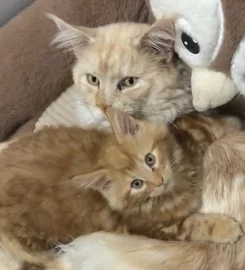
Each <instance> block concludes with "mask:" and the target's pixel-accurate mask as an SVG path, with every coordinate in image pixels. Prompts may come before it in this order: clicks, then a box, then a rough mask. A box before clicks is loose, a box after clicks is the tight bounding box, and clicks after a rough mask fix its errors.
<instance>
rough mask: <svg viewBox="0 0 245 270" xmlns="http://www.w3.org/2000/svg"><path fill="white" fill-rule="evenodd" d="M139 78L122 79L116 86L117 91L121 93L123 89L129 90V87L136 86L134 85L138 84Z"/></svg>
mask: <svg viewBox="0 0 245 270" xmlns="http://www.w3.org/2000/svg"><path fill="white" fill-rule="evenodd" d="M138 80H139V78H138V77H126V78H124V79H122V80H121V81H120V82H119V84H118V86H117V87H118V89H119V90H120V91H121V90H123V89H124V88H129V87H133V86H135V85H136V83H137V82H138Z"/></svg>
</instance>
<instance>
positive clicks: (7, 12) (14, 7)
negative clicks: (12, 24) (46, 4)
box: [0, 0, 35, 26]
mask: <svg viewBox="0 0 245 270" xmlns="http://www.w3.org/2000/svg"><path fill="white" fill-rule="evenodd" d="M34 1H35V0H0V26H2V25H4V24H5V23H7V22H8V21H9V20H10V19H11V18H12V17H14V16H15V15H16V14H18V13H19V12H20V11H21V10H22V9H24V8H25V7H27V6H28V5H30V4H31V3H33V2H34Z"/></svg>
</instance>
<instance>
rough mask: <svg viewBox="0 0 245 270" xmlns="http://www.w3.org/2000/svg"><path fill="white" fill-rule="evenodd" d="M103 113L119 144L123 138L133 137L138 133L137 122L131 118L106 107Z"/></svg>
mask: <svg viewBox="0 0 245 270" xmlns="http://www.w3.org/2000/svg"><path fill="white" fill-rule="evenodd" d="M105 113H106V116H107V118H108V120H109V122H110V124H111V126H112V129H113V131H114V134H115V136H116V138H117V141H118V142H119V143H121V142H122V140H123V138H124V137H125V136H132V137H135V136H136V135H137V134H138V133H139V128H140V127H139V121H137V120H136V119H134V118H133V117H132V116H130V115H128V114H126V113H123V112H121V111H119V110H117V109H114V108H112V107H108V108H107V109H106V110H105Z"/></svg>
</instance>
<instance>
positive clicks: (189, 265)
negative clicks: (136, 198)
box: [58, 131, 245, 270]
mask: <svg viewBox="0 0 245 270" xmlns="http://www.w3.org/2000/svg"><path fill="white" fill-rule="evenodd" d="M244 151H245V132H244V131H241V132H236V133H234V134H231V135H228V136H225V137H223V138H221V139H220V140H217V141H215V142H214V143H213V144H212V145H211V146H210V147H209V148H208V150H207V152H206V154H205V157H204V166H203V176H204V179H203V192H202V194H203V196H202V197H203V199H202V207H201V209H200V211H201V212H202V213H222V214H224V215H228V216H231V217H233V218H235V219H236V220H238V221H239V222H240V223H241V224H242V227H243V228H244V229H245V154H244ZM59 248H60V253H59V256H58V261H59V263H61V264H64V265H66V264H68V265H69V270H112V269H117V267H118V265H120V267H121V269H124V270H151V269H154V270H169V269H171V270H179V269H181V270H190V269H191V270H244V269H245V236H243V237H241V239H239V241H238V242H237V243H235V244H233V245H231V244H214V243H209V242H201V243H200V242H169V241H168V242H167V241H159V240H155V239H149V238H146V237H142V236H133V235H118V234H117V235H115V234H113V233H105V232H96V233H93V234H89V235H86V236H81V237H79V238H76V239H75V240H74V241H72V242H71V243H70V244H67V245H61V246H59ZM95 252H96V254H100V255H99V256H96V260H95V259H94V258H95V255H94V253H95Z"/></svg>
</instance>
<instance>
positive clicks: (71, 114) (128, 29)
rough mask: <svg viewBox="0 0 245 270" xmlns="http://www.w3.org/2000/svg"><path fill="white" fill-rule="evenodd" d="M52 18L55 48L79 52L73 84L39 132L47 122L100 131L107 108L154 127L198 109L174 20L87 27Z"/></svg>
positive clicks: (38, 127)
mask: <svg viewBox="0 0 245 270" xmlns="http://www.w3.org/2000/svg"><path fill="white" fill-rule="evenodd" d="M49 17H50V18H52V19H53V20H54V21H55V23H56V24H57V26H58V28H59V33H58V34H57V36H56V38H55V40H54V43H55V44H58V45H59V47H61V48H65V49H67V50H70V51H72V52H73V53H75V56H76V63H75V65H74V68H73V71H72V72H73V78H74V85H73V86H72V87H71V88H70V89H68V90H67V91H66V92H65V93H64V94H63V95H62V96H61V97H60V98H59V99H58V100H57V102H56V103H54V105H53V107H52V105H51V107H50V108H48V110H47V111H46V112H45V113H44V115H43V118H41V120H40V122H38V123H37V125H36V127H37V129H40V126H42V123H43V122H46V124H48V125H52V124H54V125H58V124H66V123H67V122H68V123H69V124H70V125H71V124H75V125H80V126H82V127H86V126H89V127H91V126H92V127H98V126H99V125H100V124H101V123H104V122H105V120H106V119H105V117H104V114H103V112H102V111H101V110H100V109H99V108H98V107H97V106H100V107H101V106H103V105H104V106H108V105H109V106H112V107H114V108H117V109H119V110H121V111H124V112H127V113H129V114H130V115H133V116H134V117H136V118H144V119H147V120H152V121H154V122H156V121H161V122H162V121H165V122H172V121H173V120H174V119H175V118H176V116H177V115H182V114H185V113H187V112H190V111H191V110H193V108H192V103H191V91H190V70H189V68H188V67H186V66H185V65H184V64H183V63H182V62H181V61H180V60H179V59H178V58H177V57H176V56H175V55H174V48H173V46H174V44H173V42H174V25H173V21H172V20H159V21H157V22H156V23H155V24H153V25H152V26H150V25H147V24H139V23H116V24H110V25H106V26H101V27H99V28H88V27H83V26H71V25H69V24H67V23H66V22H64V21H62V20H61V19H59V18H57V17H56V16H54V15H49ZM61 103H62V105H60V104H61ZM59 105H60V109H59V113H55V112H57V106H58V108H59ZM62 108H63V110H64V112H63V111H62ZM50 111H52V112H53V114H56V115H57V116H56V118H55V121H50V118H51V117H50ZM90 111H92V113H91V112H90ZM44 119H45V120H46V121H44ZM51 119H52V118H51ZM91 119H94V121H92V120H91ZM101 126H102V127H104V126H106V127H108V125H104V124H102V125H101Z"/></svg>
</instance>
